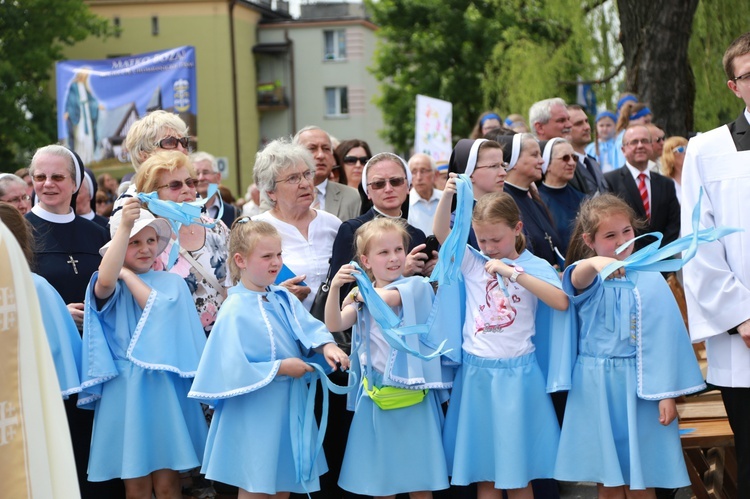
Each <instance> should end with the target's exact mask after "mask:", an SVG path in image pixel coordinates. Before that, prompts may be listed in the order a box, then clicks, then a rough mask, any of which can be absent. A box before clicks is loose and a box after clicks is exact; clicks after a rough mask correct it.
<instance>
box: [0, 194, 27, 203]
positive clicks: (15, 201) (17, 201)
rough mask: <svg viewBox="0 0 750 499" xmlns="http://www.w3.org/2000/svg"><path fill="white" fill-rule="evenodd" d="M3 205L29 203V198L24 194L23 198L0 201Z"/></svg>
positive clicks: (17, 197)
mask: <svg viewBox="0 0 750 499" xmlns="http://www.w3.org/2000/svg"><path fill="white" fill-rule="evenodd" d="M0 201H2V202H3V203H10V204H18V203H20V202H21V201H31V196H29V195H28V194H24V195H23V196H16V197H14V198H10V199H0Z"/></svg>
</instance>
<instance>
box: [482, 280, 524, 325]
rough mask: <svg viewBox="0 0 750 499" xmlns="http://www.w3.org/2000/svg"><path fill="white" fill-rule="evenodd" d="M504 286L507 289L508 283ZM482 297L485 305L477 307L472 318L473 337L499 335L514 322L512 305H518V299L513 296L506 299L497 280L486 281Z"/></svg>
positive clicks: (514, 313) (514, 310) (514, 312)
mask: <svg viewBox="0 0 750 499" xmlns="http://www.w3.org/2000/svg"><path fill="white" fill-rule="evenodd" d="M504 284H505V285H506V288H507V284H508V283H504ZM484 296H485V304H484V305H480V306H479V313H478V314H476V315H475V316H474V336H476V335H478V334H488V333H501V332H502V331H503V329H504V328H506V327H508V326H510V325H511V324H513V322H514V321H515V320H516V309H515V308H514V307H513V303H518V302H519V301H520V298H518V296H516V295H513V296H512V298H510V299H508V297H507V296H506V295H505V293H504V291H503V288H502V287H501V286H500V284H499V283H498V281H497V279H489V280H488V281H487V286H486V288H485V295H484ZM511 301H512V302H513V303H511Z"/></svg>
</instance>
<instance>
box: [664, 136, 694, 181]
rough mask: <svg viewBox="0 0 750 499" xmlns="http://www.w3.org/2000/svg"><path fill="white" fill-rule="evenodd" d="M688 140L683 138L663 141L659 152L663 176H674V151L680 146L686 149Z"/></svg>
mask: <svg viewBox="0 0 750 499" xmlns="http://www.w3.org/2000/svg"><path fill="white" fill-rule="evenodd" d="M687 144H688V140H687V139H686V138H685V137H669V138H668V139H667V140H665V141H664V148H663V149H662V151H661V167H662V168H663V170H664V175H666V176H667V177H670V178H671V177H673V176H674V150H675V149H676V148H678V147H680V146H683V147H687Z"/></svg>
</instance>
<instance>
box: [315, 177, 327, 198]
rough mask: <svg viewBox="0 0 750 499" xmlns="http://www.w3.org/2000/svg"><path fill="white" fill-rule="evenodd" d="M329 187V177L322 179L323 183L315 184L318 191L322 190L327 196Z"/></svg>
mask: <svg viewBox="0 0 750 499" xmlns="http://www.w3.org/2000/svg"><path fill="white" fill-rule="evenodd" d="M327 188H328V179H325V180H324V181H322V182H321V183H319V184H318V185H316V186H315V189H317V190H318V192H320V193H321V194H322V195H323V197H325V195H326V189H327Z"/></svg>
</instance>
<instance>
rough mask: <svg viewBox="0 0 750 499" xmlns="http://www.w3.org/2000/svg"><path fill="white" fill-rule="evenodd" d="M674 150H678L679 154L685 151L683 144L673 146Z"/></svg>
mask: <svg viewBox="0 0 750 499" xmlns="http://www.w3.org/2000/svg"><path fill="white" fill-rule="evenodd" d="M674 152H678V153H680V154H684V153H685V146H679V147H675V148H674Z"/></svg>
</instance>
